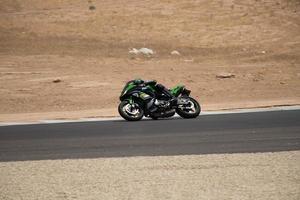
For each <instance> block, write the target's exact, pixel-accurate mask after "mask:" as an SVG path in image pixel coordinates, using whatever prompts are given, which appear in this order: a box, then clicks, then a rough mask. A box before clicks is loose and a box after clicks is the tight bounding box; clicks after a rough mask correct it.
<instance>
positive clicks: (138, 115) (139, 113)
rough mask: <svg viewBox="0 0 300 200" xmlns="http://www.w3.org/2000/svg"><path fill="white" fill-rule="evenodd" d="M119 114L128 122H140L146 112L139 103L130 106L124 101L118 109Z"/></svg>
mask: <svg viewBox="0 0 300 200" xmlns="http://www.w3.org/2000/svg"><path fill="white" fill-rule="evenodd" d="M118 111H119V114H120V115H121V117H123V118H124V119H126V120H127V121H138V120H141V119H142V118H143V116H144V110H143V109H142V107H141V106H140V105H139V104H138V103H133V104H130V103H129V101H126V100H125V101H122V102H121V103H120V104H119V107H118Z"/></svg>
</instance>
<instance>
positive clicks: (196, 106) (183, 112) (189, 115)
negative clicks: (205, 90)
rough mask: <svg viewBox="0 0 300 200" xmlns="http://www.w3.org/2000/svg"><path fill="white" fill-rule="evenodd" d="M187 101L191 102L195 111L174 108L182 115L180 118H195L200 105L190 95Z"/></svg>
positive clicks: (199, 110)
mask: <svg viewBox="0 0 300 200" xmlns="http://www.w3.org/2000/svg"><path fill="white" fill-rule="evenodd" d="M188 99H189V101H190V102H191V104H193V106H194V109H195V111H194V112H189V111H188V110H187V109H181V108H177V109H176V113H177V114H178V115H179V116H180V117H182V118H187V119H188V118H196V117H198V116H199V114H200V112H201V106H200V104H199V103H198V102H197V101H196V100H195V99H193V98H192V97H188Z"/></svg>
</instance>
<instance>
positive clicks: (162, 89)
mask: <svg viewBox="0 0 300 200" xmlns="http://www.w3.org/2000/svg"><path fill="white" fill-rule="evenodd" d="M135 83H136V84H138V85H145V86H147V85H153V86H154V87H155V89H156V92H157V93H158V95H162V94H164V95H166V96H167V97H169V99H170V100H169V101H168V102H170V103H171V104H173V103H175V102H176V97H174V96H173V95H172V93H171V92H170V91H169V90H168V89H167V88H166V87H165V86H164V85H162V84H157V81H155V80H149V81H144V80H142V79H136V80H135ZM163 103H164V102H163V101H158V102H157V103H156V105H161V104H163Z"/></svg>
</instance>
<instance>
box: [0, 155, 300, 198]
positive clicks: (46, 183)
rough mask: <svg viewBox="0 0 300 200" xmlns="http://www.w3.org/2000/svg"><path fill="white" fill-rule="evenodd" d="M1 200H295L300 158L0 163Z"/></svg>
mask: <svg viewBox="0 0 300 200" xmlns="http://www.w3.org/2000/svg"><path fill="white" fill-rule="evenodd" d="M0 177H1V179H0V199H3V200H8V199H14V200H18V199H23V200H26V199H28V200H29V199H30V200H31V199H40V200H42V199H45V200H46V199H47V200H48V199H82V200H84V199H90V200H91V199H107V200H109V199H148V200H151V199H153V200H154V199H155V200H157V199H163V200H165V199H186V200H188V199H211V200H225V199H231V200H246V199H249V200H253V199H256V200H260V199H265V200H269V199H272V200H279V199H282V200H286V199H289V200H298V199H299V197H300V189H299V188H300V152H299V151H295V152H281V153H258V154H226V155H200V156H196V155H195V156H170V157H133V158H99V159H79V160H47V161H25V162H6V163H5V162H4V163H3V162H2V163H0Z"/></svg>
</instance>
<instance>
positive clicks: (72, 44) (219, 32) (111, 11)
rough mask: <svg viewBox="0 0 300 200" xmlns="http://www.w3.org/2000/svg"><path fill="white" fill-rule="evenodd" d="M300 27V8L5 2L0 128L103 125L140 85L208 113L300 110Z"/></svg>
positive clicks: (212, 2)
mask: <svg viewBox="0 0 300 200" xmlns="http://www.w3.org/2000/svg"><path fill="white" fill-rule="evenodd" d="M90 6H94V7H95V9H94V10H90V9H89V7H90ZM299 17H300V3H299V1H297V0H276V1H274V0H269V1H259V0H244V1H232V0H225V1H217V0H200V1H192V0H186V1H176V0H168V1H161V0H160V1H153V0H151V1H148V0H147V1H139V0H130V1H123V0H116V1H110V0H104V1H93V0H89V1H87V0H86V1H83V0H64V1H60V0H1V4H0V116H1V117H0V118H1V120H5V118H6V117H7V114H18V113H39V114H40V116H42V115H43V113H44V114H45V113H48V112H52V113H53V112H56V113H63V112H66V113H67V112H68V111H72V112H69V113H68V114H66V115H67V116H68V117H71V118H72V117H77V114H76V115H73V114H74V112H73V111H75V112H76V113H80V112H79V111H82V114H78V115H79V117H80V116H81V117H86V115H87V114H86V113H88V112H90V111H91V110H93V112H92V113H91V115H90V116H89V117H92V116H94V111H95V110H102V111H99V114H97V116H101V115H102V114H101V113H105V112H104V111H106V110H105V109H110V110H111V109H115V108H116V107H117V105H118V96H119V93H120V91H121V90H122V87H123V84H124V83H125V82H126V81H128V80H130V79H134V78H137V77H141V78H144V79H156V80H158V81H159V82H161V83H163V84H165V85H166V86H169V87H171V86H174V85H176V84H177V83H182V84H185V85H186V86H187V87H188V88H190V89H191V90H192V95H193V96H194V97H195V98H197V99H198V100H199V101H200V102H201V103H202V104H203V108H204V110H205V109H222V108H228V107H229V108H231V107H243V106H247V105H248V107H249V105H251V106H250V107H252V106H254V107H255V106H262V105H274V104H280V105H282V104H299V103H300V81H299V80H300V67H299V65H300V35H299V32H300V21H299ZM141 47H148V48H151V49H153V50H154V51H155V54H154V55H153V56H152V57H150V58H148V57H143V56H131V55H129V54H128V50H129V49H130V48H141ZM173 50H177V51H179V52H180V53H181V55H180V56H174V55H170V52H171V51H173ZM223 72H226V73H233V74H235V78H229V79H218V78H216V75H218V74H219V73H223ZM57 79H59V80H60V82H54V80H57ZM274 102H276V103H274ZM214 106H215V107H214ZM103 109H104V110H103ZM77 111H78V112H77ZM72 113H73V114H72ZM113 113H114V114H113V115H116V112H115V111H113ZM23 115H24V114H23ZM33 115H34V114H33ZM106 115H111V114H107V113H106ZM28 116H30V115H28ZM45 116H49V115H47V114H45ZM50 116H53V115H51V114H50ZM64 116H65V115H60V114H58V115H57V116H56V115H55V117H54V118H64Z"/></svg>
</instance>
